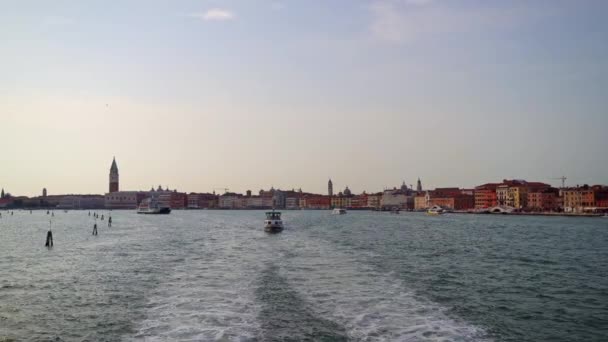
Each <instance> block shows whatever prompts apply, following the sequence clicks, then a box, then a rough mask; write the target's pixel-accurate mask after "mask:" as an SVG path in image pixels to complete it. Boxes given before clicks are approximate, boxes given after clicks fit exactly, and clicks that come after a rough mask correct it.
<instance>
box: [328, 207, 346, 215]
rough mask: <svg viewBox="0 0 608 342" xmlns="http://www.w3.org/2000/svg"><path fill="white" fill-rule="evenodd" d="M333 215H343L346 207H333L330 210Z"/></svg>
mask: <svg viewBox="0 0 608 342" xmlns="http://www.w3.org/2000/svg"><path fill="white" fill-rule="evenodd" d="M331 213H332V214H333V215H344V214H346V209H342V208H335V209H334V210H332V212H331Z"/></svg>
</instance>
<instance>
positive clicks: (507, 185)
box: [496, 179, 551, 209]
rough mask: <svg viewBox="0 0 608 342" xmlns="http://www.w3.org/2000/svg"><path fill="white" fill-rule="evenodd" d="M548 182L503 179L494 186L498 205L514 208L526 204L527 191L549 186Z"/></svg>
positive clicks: (537, 190) (522, 207)
mask: <svg viewBox="0 0 608 342" xmlns="http://www.w3.org/2000/svg"><path fill="white" fill-rule="evenodd" d="M550 187H551V186H550V185H549V184H545V183H540V182H527V181H525V180H518V179H514V180H506V179H505V180H503V182H502V183H501V184H499V185H498V186H497V188H496V197H497V202H498V205H500V206H508V207H513V208H516V209H524V208H526V207H527V206H528V193H529V192H539V191H543V190H545V189H548V188H550Z"/></svg>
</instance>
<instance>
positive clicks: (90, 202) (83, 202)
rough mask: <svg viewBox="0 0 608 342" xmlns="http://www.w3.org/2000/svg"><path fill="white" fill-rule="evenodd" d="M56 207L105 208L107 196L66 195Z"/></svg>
mask: <svg viewBox="0 0 608 342" xmlns="http://www.w3.org/2000/svg"><path fill="white" fill-rule="evenodd" d="M43 197H46V196H43ZM56 208H57V209H101V208H105V197H104V196H102V195H66V196H63V197H62V198H61V199H60V200H59V203H58V204H57V206H56Z"/></svg>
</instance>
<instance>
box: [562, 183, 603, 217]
mask: <svg viewBox="0 0 608 342" xmlns="http://www.w3.org/2000/svg"><path fill="white" fill-rule="evenodd" d="M561 193H562V199H563V202H564V210H565V211H566V212H582V211H584V210H585V208H592V207H594V206H595V191H594V189H593V188H592V187H590V186H588V185H586V184H585V185H583V186H581V187H576V188H567V189H562V190H561Z"/></svg>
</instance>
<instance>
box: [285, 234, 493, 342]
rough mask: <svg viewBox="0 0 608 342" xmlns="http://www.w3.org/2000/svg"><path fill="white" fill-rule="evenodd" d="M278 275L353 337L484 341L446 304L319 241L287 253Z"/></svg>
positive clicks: (318, 313)
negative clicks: (450, 310)
mask: <svg viewBox="0 0 608 342" xmlns="http://www.w3.org/2000/svg"><path fill="white" fill-rule="evenodd" d="M281 275H282V276H283V277H284V278H285V279H287V282H288V283H289V284H290V286H292V287H293V288H294V289H295V290H296V291H297V292H298V293H299V294H300V296H301V297H302V298H303V299H304V300H305V301H306V302H308V303H310V306H311V307H312V308H313V309H314V310H315V312H316V314H317V315H318V316H320V317H323V318H324V319H327V320H331V321H333V322H336V323H337V324H339V325H340V326H343V327H345V328H346V332H347V335H348V338H349V339H353V340H358V341H489V340H491V339H490V338H488V337H487V335H486V333H485V332H484V331H483V330H482V329H480V328H477V327H475V326H472V325H470V324H468V323H466V322H463V321H460V320H457V319H454V318H451V317H449V316H448V315H447V314H446V311H447V309H446V308H444V307H442V306H440V305H438V304H436V303H433V302H431V301H429V300H427V299H425V298H423V297H420V296H417V295H416V294H415V293H414V292H413V291H411V290H408V289H407V288H406V286H405V284H403V283H402V282H401V281H400V280H398V279H396V278H395V277H394V276H393V275H391V274H380V273H379V272H377V271H375V270H374V269H372V266H367V265H365V264H364V263H361V262H360V261H359V260H357V256H355V255H349V254H348V253H342V252H340V251H338V250H335V248H333V247H332V248H330V246H328V245H326V244H325V243H324V242H323V241H317V242H315V243H308V244H306V245H305V246H304V247H303V248H301V249H299V250H297V252H295V253H294V252H293V249H292V252H290V253H288V258H287V259H285V262H284V263H283V267H281Z"/></svg>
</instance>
